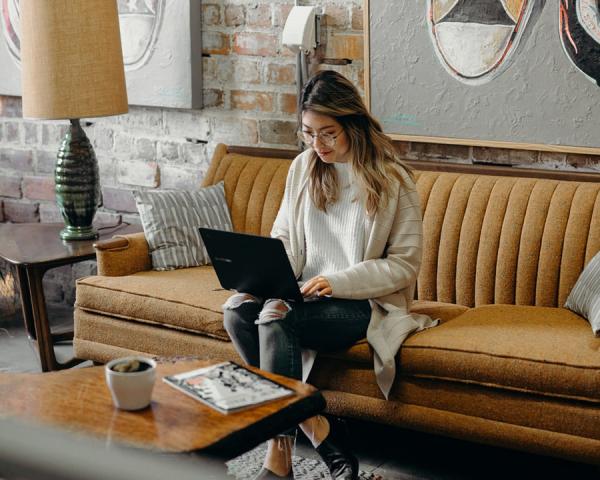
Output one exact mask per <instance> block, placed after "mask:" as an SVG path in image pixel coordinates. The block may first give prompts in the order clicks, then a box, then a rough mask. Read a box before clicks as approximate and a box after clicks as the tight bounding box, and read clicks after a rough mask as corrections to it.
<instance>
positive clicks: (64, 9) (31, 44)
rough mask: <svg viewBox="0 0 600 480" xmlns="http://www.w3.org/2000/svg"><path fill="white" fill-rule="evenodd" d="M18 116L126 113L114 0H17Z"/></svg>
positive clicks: (68, 116)
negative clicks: (20, 95)
mask: <svg viewBox="0 0 600 480" xmlns="http://www.w3.org/2000/svg"><path fill="white" fill-rule="evenodd" d="M20 8H21V67H22V83H23V116H24V117H28V118H42V119H43V118H46V119H67V118H68V119H71V118H87V117H101V116H107V115H118V114H121V113H126V112H127V90H126V87H125V71H124V69H123V53H122V50H121V36H120V32H119V17H118V11H117V2H116V0H21V2H20Z"/></svg>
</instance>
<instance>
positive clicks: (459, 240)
mask: <svg viewBox="0 0 600 480" xmlns="http://www.w3.org/2000/svg"><path fill="white" fill-rule="evenodd" d="M417 177H418V179H417V189H418V191H419V195H420V198H421V206H422V209H423V230H424V236H423V243H424V245H423V263H422V265H421V272H420V275H419V282H418V298H419V299H422V300H437V301H441V302H450V303H457V304H460V305H466V306H469V307H472V306H477V305H485V304H491V303H505V304H516V305H539V306H550V307H556V306H562V305H563V304H564V302H565V300H566V298H567V296H568V295H569V292H570V291H571V288H572V287H573V285H574V284H575V282H576V281H577V278H578V277H579V274H580V273H581V271H582V269H583V267H584V265H585V264H586V263H587V262H588V261H589V260H590V259H591V258H592V257H593V256H594V254H595V253H596V252H598V250H600V196H599V195H598V192H599V191H600V183H588V182H567V181H559V180H542V179H534V178H518V177H496V176H487V175H464V174H454V173H440V172H417Z"/></svg>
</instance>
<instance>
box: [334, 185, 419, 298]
mask: <svg viewBox="0 0 600 480" xmlns="http://www.w3.org/2000/svg"><path fill="white" fill-rule="evenodd" d="M398 195H399V196H398V199H397V202H396V203H397V206H396V210H395V212H394V218H393V221H392V226H391V230H389V237H388V239H387V242H386V248H385V252H384V254H383V256H382V258H377V259H370V260H365V261H362V262H359V263H357V264H356V265H353V266H351V267H349V268H347V269H345V270H342V271H340V272H336V273H333V274H328V275H325V278H327V280H328V281H329V284H330V285H331V288H332V296H333V297H336V298H347V299H357V300H363V299H370V298H377V297H381V296H384V295H389V294H391V293H394V292H397V291H398V290H402V289H404V288H407V287H409V286H411V285H412V284H414V282H415V281H416V278H417V274H418V272H419V267H420V265H421V253H422V240H423V223H422V218H421V207H420V204H419V197H418V194H417V192H416V190H414V189H410V190H407V189H404V188H400V191H399V194H398ZM374 228H375V227H374ZM382 233H383V232H382ZM374 234H377V232H376V231H375V232H374Z"/></svg>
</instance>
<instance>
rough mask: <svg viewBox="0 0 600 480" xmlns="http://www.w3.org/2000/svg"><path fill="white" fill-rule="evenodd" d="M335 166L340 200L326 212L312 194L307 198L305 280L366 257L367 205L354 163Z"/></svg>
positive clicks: (305, 208) (341, 268)
mask: <svg viewBox="0 0 600 480" xmlns="http://www.w3.org/2000/svg"><path fill="white" fill-rule="evenodd" d="M334 167H335V171H336V175H337V180H338V185H339V187H340V188H339V194H338V199H337V201H336V202H335V203H334V204H332V205H327V211H326V212H323V211H321V210H319V209H317V207H315V206H314V203H313V202H312V200H311V198H310V196H306V198H305V199H304V237H305V240H306V242H305V243H306V264H305V265H304V268H303V269H302V281H307V280H310V279H311V278H312V277H316V276H317V275H327V274H329V273H335V272H338V271H340V270H345V269H346V268H348V267H349V266H351V265H354V264H356V263H358V262H360V261H361V260H362V259H363V257H364V252H365V245H364V241H365V217H366V212H365V207H364V205H363V202H360V201H359V200H358V198H357V197H358V192H357V189H356V186H355V185H354V184H352V172H351V171H350V170H351V167H350V165H349V164H348V163H335V164H334Z"/></svg>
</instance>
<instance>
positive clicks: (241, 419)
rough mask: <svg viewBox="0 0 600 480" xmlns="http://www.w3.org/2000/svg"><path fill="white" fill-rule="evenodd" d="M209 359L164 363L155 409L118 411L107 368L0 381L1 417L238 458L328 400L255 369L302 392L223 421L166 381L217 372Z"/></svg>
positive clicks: (8, 377) (162, 447) (9, 377)
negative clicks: (194, 372) (203, 370)
mask: <svg viewBox="0 0 600 480" xmlns="http://www.w3.org/2000/svg"><path fill="white" fill-rule="evenodd" d="M211 363H214V362H211V361H207V360H186V361H177V362H174V363H159V365H158V367H157V376H156V384H155V386H154V391H153V393H152V403H151V405H150V406H149V407H148V408H146V409H144V410H139V411H136V412H130V411H124V410H119V409H117V408H115V407H114V406H113V403H112V399H111V396H110V392H109V390H108V387H107V386H106V382H105V379H104V367H103V366H100V367H89V368H77V369H71V370H63V371H59V372H49V373H23V374H19V373H13V374H11V373H4V374H0V415H2V416H14V417H20V418H23V419H26V420H31V421H34V422H40V423H43V424H48V425H52V426H60V427H62V428H64V429H67V430H70V431H74V432H79V433H81V432H83V433H89V434H91V435H93V436H95V437H99V438H100V439H102V440H104V441H105V443H106V444H110V443H111V442H113V441H114V442H118V443H126V444H131V445H134V446H138V447H144V448H149V449H156V450H160V451H164V452H191V451H199V450H202V451H207V452H213V453H218V454H221V455H226V456H234V455H238V454H240V453H242V452H244V451H247V450H249V449H251V448H253V447H254V446H256V445H258V444H260V443H261V442H263V441H265V440H267V439H269V438H271V437H272V436H274V435H276V434H277V433H281V432H282V431H284V430H286V429H288V428H292V427H293V426H294V425H296V424H297V423H299V422H300V421H302V420H305V419H307V418H310V417H311V416H313V415H316V414H317V413H319V412H320V411H322V409H323V408H324V407H325V400H324V398H323V396H322V395H321V393H319V392H318V391H317V390H316V389H315V388H314V387H312V386H310V385H307V384H304V383H301V382H298V381H296V380H293V379H289V378H286V377H282V376H279V375H274V374H270V373H267V372H262V371H260V370H258V369H253V370H255V371H258V372H260V373H262V374H263V375H265V376H267V377H268V378H271V379H272V380H275V381H277V382H279V383H281V384H284V385H285V386H288V387H290V388H292V389H293V390H294V391H295V392H296V393H295V395H293V396H290V397H286V398H283V399H279V400H275V401H273V402H269V403H266V404H262V405H258V406H256V407H252V408H250V409H246V410H242V411H238V412H232V413H228V414H222V413H220V412H218V411H216V410H214V409H212V408H210V407H208V406H206V405H204V404H203V403H201V402H199V401H197V400H194V399H193V398H191V397H189V396H187V395H185V394H184V393H182V392H180V391H178V390H176V389H174V388H172V387H170V386H168V385H167V384H166V383H164V382H163V381H162V377H164V376H165V375H173V374H176V373H181V372H185V371H188V370H193V369H196V368H200V367H204V366H207V365H210V364H211Z"/></svg>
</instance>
